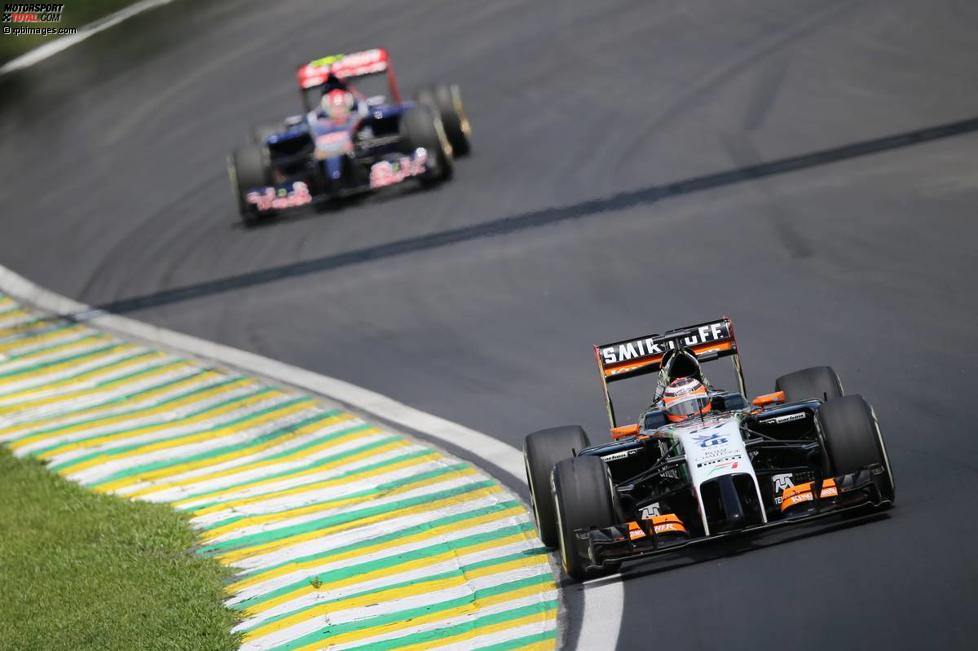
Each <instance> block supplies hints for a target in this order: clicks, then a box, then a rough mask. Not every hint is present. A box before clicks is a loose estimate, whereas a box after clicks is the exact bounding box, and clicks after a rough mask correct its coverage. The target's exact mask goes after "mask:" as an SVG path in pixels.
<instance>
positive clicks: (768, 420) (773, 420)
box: [760, 411, 807, 425]
mask: <svg viewBox="0 0 978 651" xmlns="http://www.w3.org/2000/svg"><path fill="white" fill-rule="evenodd" d="M806 417H807V414H805V412H803V411H799V412H798V413H796V414H785V415H784V416H775V417H774V418H766V419H764V420H762V421H760V422H761V423H763V424H764V425H767V424H769V423H774V424H775V425H780V424H782V423H790V422H791V421H793V420H801V419H802V418H806Z"/></svg>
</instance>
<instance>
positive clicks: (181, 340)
mask: <svg viewBox="0 0 978 651" xmlns="http://www.w3.org/2000/svg"><path fill="white" fill-rule="evenodd" d="M133 6H136V5H133ZM0 290H2V291H4V292H6V293H8V294H10V295H11V296H14V297H16V298H19V299H21V300H23V301H25V302H27V303H30V304H33V305H36V306H37V307H39V308H41V309H43V310H47V311H49V312H56V313H58V314H71V315H72V317H73V318H75V319H76V320H77V321H79V322H83V323H89V324H91V325H93V326H96V327H99V328H104V329H106V330H109V331H113V332H117V333H120V334H123V335H126V336H128V337H136V338H139V339H143V340H145V341H150V342H153V343H155V344H159V345H162V346H166V347H168V348H171V349H174V350H178V351H182V352H184V353H188V354H191V355H196V356H199V357H203V358H206V359H211V360H217V361H219V362H221V363H223V364H227V365H230V366H232V367H235V368H237V369H240V370H243V371H248V372H250V373H255V374H258V375H262V376H264V377H266V378H269V379H272V380H277V381H279V382H283V383H285V384H289V385H292V386H295V387H299V388H302V389H304V390H306V391H309V392H312V393H317V394H320V395H323V396H327V397H329V398H332V399H333V400H336V401H338V402H340V403H342V404H344V405H348V406H350V407H351V408H353V409H355V410H358V411H360V412H365V413H367V414H370V415H373V416H376V417H378V418H381V419H383V420H386V421H388V422H391V423H394V424H396V425H400V426H402V427H405V428H407V429H409V430H414V431H417V432H423V433H424V434H426V435H428V436H430V437H432V438H435V439H438V440H440V441H443V442H445V443H448V444H451V445H453V446H459V447H461V448H464V449H466V450H468V451H470V452H471V453H473V454H475V455H476V456H478V457H480V458H482V459H485V460H486V461H488V462H490V463H491V464H492V465H494V466H495V467H497V468H499V469H500V470H502V471H503V472H505V473H506V474H508V475H509V476H510V477H511V478H513V479H515V480H516V481H518V482H520V483H522V482H523V481H524V477H523V474H524V470H523V455H522V454H521V453H520V451H519V450H517V449H516V448H514V447H513V446H511V445H509V444H507V443H503V442H502V441H499V440H497V439H494V438H492V437H491V436H489V435H488V434H483V433H482V432H478V431H476V430H474V429H470V428H468V427H465V426H464V425H460V424H458V423H454V422H452V421H449V420H446V419H444V418H441V417H439V416H435V415H434V414H429V413H427V412H423V411H421V410H419V409H415V408H414V407H409V406H408V405H405V404H403V403H401V402H398V401H396V400H393V399H392V398H388V397H387V396H384V395H381V394H379V393H375V392H373V391H370V390H369V389H364V388H363V387H358V386H356V385H354V384H350V383H349V382H345V381H343V380H339V379H337V378H332V377H328V376H325V375H320V374H318V373H314V372H312V371H307V370H305V369H302V368H299V367H297V366H292V365H291V364H286V363H284V362H279V361H276V360H273V359H268V358H267V357H262V356H261V355H256V354H254V353H249V352H246V351H243V350H238V349H237V348H232V347H230V346H225V345H223V344H218V343H214V342H211V341H206V340H204V339H200V338H197V337H193V336H190V335H185V334H182V333H179V332H174V331H172V330H167V329H166V328H161V327H159V326H154V325H151V324H148V323H142V322H140V321H135V320H133V319H129V318H126V317H123V316H118V315H114V314H108V313H106V312H103V311H101V310H96V309H94V308H92V307H91V306H89V305H85V304H83V303H79V302H78V301H75V300H72V299H70V298H68V297H66V296H62V295H60V294H56V293H54V292H51V291H49V290H47V289H44V288H43V287H40V286H38V285H36V284H34V283H32V282H31V281H29V280H27V279H26V278H24V277H23V276H20V275H19V274H17V273H14V272H13V271H11V270H10V269H7V268H6V267H3V266H0ZM624 592H625V591H624V587H623V586H622V584H621V582H620V581H614V582H610V583H603V584H600V585H588V586H585V587H584V590H583V593H582V594H583V597H584V608H583V610H584V612H583V613H582V617H581V622H580V625H581V629H580V634H579V636H578V648H580V649H588V650H590V649H595V650H600V649H614V648H615V647H617V645H618V634H619V631H620V629H621V616H622V612H623V609H624Z"/></svg>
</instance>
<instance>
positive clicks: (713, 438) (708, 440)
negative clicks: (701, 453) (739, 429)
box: [693, 433, 730, 448]
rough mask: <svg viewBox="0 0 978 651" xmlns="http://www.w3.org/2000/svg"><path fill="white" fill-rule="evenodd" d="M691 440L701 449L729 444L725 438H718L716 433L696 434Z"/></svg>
mask: <svg viewBox="0 0 978 651" xmlns="http://www.w3.org/2000/svg"><path fill="white" fill-rule="evenodd" d="M693 440H695V441H696V442H697V443H698V444H699V446H700V447H701V448H707V447H712V446H714V445H726V444H727V443H729V442H730V441H729V440H727V438H726V437H725V436H720V435H719V434H718V433H713V434H696V435H694V436H693Z"/></svg>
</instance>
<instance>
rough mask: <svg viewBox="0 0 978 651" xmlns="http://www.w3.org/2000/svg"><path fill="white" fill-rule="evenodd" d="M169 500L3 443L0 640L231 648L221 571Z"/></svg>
mask: <svg viewBox="0 0 978 651" xmlns="http://www.w3.org/2000/svg"><path fill="white" fill-rule="evenodd" d="M193 545H194V536H193V533H192V532H191V530H190V527H189V525H188V523H187V522H186V520H185V519H184V517H183V516H181V515H180V514H178V513H176V512H175V511H173V510H172V509H171V508H170V507H168V506H164V505H156V504H146V503H139V502H129V501H126V500H122V499H119V498H116V497H111V496H107V495H97V494H95V493H91V492H89V491H87V490H86V489H84V488H81V487H80V486H78V485H75V484H73V483H70V482H68V481H65V480H64V479H62V478H61V477H59V476H57V475H55V474H53V473H51V472H49V471H48V470H46V469H45V468H44V466H43V465H41V464H40V463H38V462H35V461H31V460H23V459H17V458H15V457H13V456H12V455H11V454H10V452H9V451H7V450H6V449H0V586H2V587H3V597H2V598H0V649H18V650H28V649H44V650H48V649H51V650H59V649H65V650H67V649H73V650H74V649H99V650H103V649H104V650H106V651H109V650H115V649H118V650H120V651H123V650H124V651H131V650H132V649H161V650H162V649H167V650H170V649H201V650H203V649H206V650H208V651H210V650H215V651H217V650H221V649H234V648H236V647H237V640H236V639H235V638H234V637H233V636H232V635H231V633H230V630H231V627H232V626H233V625H234V623H235V615H234V613H233V612H232V611H230V610H227V609H226V608H224V607H223V605H222V603H221V602H222V600H223V597H224V593H223V586H224V582H225V580H226V578H227V576H228V574H227V570H226V569H225V568H223V567H221V566H220V565H219V564H218V563H217V561H215V560H213V559H208V558H203V557H201V556H198V555H197V554H194V553H193V552H192V551H191V547H192V546H193Z"/></svg>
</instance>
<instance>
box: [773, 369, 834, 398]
mask: <svg viewBox="0 0 978 651" xmlns="http://www.w3.org/2000/svg"><path fill="white" fill-rule="evenodd" d="M774 390H775V391H784V400H785V402H798V401H799V400H816V399H817V400H821V401H823V402H827V401H829V400H832V399H833V398H841V397H842V395H843V391H842V381H841V380H839V375H838V373H836V372H835V371H834V370H833V369H832V367H831V366H813V367H812V368H806V369H802V370H800V371H795V372H794V373H788V374H787V375H782V376H781V377H779V378H778V379H777V380H775V381H774Z"/></svg>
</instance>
